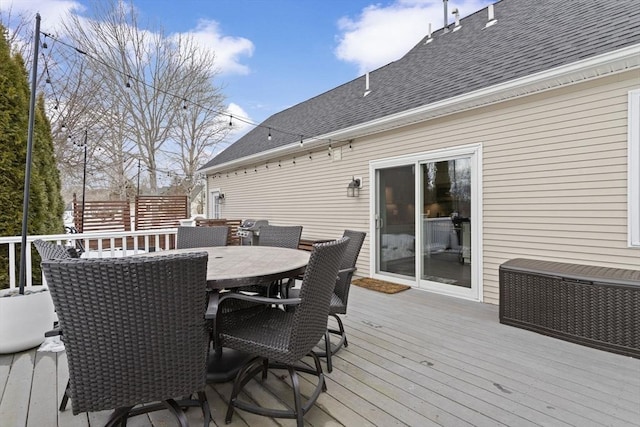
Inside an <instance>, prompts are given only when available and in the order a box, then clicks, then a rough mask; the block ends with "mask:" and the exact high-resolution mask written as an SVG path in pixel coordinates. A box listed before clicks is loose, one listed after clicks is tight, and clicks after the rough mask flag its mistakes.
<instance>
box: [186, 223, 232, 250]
mask: <svg viewBox="0 0 640 427" xmlns="http://www.w3.org/2000/svg"><path fill="white" fill-rule="evenodd" d="M228 236H229V227H227V226H226V225H216V226H213V227H178V234H177V236H176V249H188V248H206V247H210V246H227V238H228Z"/></svg>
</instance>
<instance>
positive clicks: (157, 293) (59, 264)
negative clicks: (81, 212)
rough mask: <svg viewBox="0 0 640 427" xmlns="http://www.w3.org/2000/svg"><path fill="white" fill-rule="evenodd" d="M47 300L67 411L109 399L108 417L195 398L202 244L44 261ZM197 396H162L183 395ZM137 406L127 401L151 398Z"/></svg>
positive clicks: (200, 369) (114, 419)
mask: <svg viewBox="0 0 640 427" xmlns="http://www.w3.org/2000/svg"><path fill="white" fill-rule="evenodd" d="M42 269H43V271H44V274H45V277H46V278H47V281H48V283H49V287H50V290H51V296H52V298H53V302H54V305H55V307H56V310H57V312H58V316H59V317H60V321H61V323H62V324H63V325H64V334H63V336H62V338H63V341H64V343H65V348H66V351H67V357H68V363H69V382H70V395H71V402H72V407H73V413H74V415H76V414H78V413H81V412H85V411H101V410H108V409H115V411H114V412H113V413H112V415H111V417H110V419H109V421H108V423H107V426H113V425H117V424H118V423H120V422H123V423H126V419H127V418H128V417H131V416H134V415H138V414H141V413H144V412H149V411H153V410H159V409H169V411H170V412H171V413H172V414H173V415H174V416H175V417H176V418H177V419H178V421H179V422H180V425H181V426H187V425H188V422H187V419H186V417H185V415H184V413H183V411H182V409H181V408H184V407H185V406H192V405H194V404H195V405H197V406H201V408H202V411H203V413H204V425H205V426H208V425H209V421H210V418H211V416H210V412H209V405H208V403H207V401H206V396H205V394H204V389H205V386H206V363H207V350H208V343H209V334H208V331H207V329H206V324H205V320H204V312H205V309H206V288H207V283H206V275H207V254H206V253H189V254H174V255H166V256H157V257H125V258H115V259H114V258H111V259H65V260H47V261H43V263H42ZM194 392H197V395H198V400H196V401H192V400H189V401H186V400H185V401H178V402H176V401H175V400H173V399H172V398H171V397H176V396H191V394H192V393H194ZM150 402H162V403H155V404H148V405H145V406H141V407H136V408H134V406H136V405H139V404H143V403H150Z"/></svg>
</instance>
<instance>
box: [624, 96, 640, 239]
mask: <svg viewBox="0 0 640 427" xmlns="http://www.w3.org/2000/svg"><path fill="white" fill-rule="evenodd" d="M628 114H629V115H628V131H629V136H628V140H627V141H628V149H627V153H628V154H627V155H628V161H627V168H628V181H627V182H628V184H627V193H628V203H627V206H628V215H627V218H628V235H629V246H630V247H636V248H640V89H637V90H632V91H630V92H629V108H628Z"/></svg>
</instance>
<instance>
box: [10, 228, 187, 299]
mask: <svg viewBox="0 0 640 427" xmlns="http://www.w3.org/2000/svg"><path fill="white" fill-rule="evenodd" d="M176 232H177V229H176V228H165V229H156V230H141V231H104V232H87V233H72V234H48V235H43V236H28V237H27V245H28V247H27V251H26V253H27V258H26V268H27V272H26V273H27V274H26V276H27V280H26V286H33V283H32V278H31V274H32V270H33V268H32V265H33V264H32V263H33V260H32V257H31V243H32V242H33V241H34V240H38V239H42V240H44V241H48V242H54V243H57V244H62V245H65V246H70V247H75V248H78V247H82V248H86V251H85V252H84V254H83V256H84V257H91V258H94V257H96V258H103V257H119V256H126V255H132V254H136V253H141V252H149V251H153V250H163V249H169V248H173V247H174V245H175V235H176ZM21 241H22V238H21V236H9V237H0V251H1V252H0V253H5V254H6V253H7V250H8V258H9V268H8V271H9V288H15V287H17V286H18V269H17V267H16V266H17V260H18V255H19V254H18V251H19V250H20V243H21ZM5 248H6V249H5Z"/></svg>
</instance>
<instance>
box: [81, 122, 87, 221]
mask: <svg viewBox="0 0 640 427" xmlns="http://www.w3.org/2000/svg"><path fill="white" fill-rule="evenodd" d="M82 145H84V166H83V169H82V230H84V199H85V198H84V195H85V193H86V188H87V130H86V129H85V131H84V143H83V144H82Z"/></svg>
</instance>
